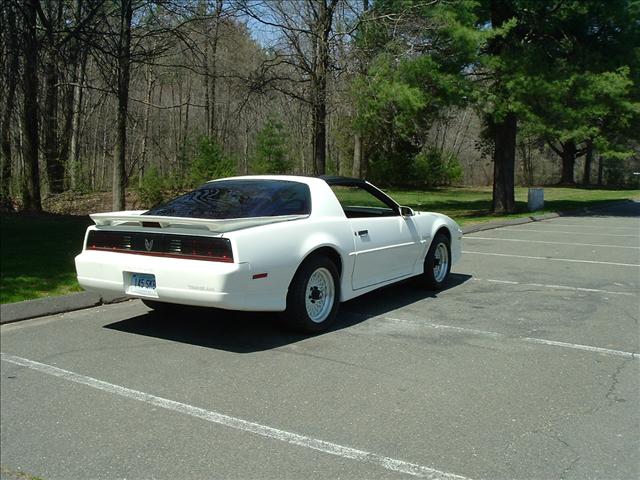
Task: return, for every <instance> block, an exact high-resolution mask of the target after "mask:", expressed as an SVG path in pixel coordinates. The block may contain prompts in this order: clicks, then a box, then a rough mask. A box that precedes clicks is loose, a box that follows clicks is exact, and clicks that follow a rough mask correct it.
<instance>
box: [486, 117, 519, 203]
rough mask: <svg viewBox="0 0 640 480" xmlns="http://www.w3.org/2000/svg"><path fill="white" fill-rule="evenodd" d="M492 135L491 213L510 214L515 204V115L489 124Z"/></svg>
mask: <svg viewBox="0 0 640 480" xmlns="http://www.w3.org/2000/svg"><path fill="white" fill-rule="evenodd" d="M490 128H491V132H492V135H493V142H494V147H493V211H494V212H495V213H512V212H515V211H516V203H515V191H514V184H515V156H516V133H517V130H518V121H517V118H516V115H515V113H513V112H512V113H508V114H507V115H506V116H505V118H504V120H502V121H500V122H491V124H490Z"/></svg>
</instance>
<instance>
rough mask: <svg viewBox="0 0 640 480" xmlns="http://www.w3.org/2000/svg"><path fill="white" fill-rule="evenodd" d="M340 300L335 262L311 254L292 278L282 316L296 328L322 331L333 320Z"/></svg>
mask: <svg viewBox="0 0 640 480" xmlns="http://www.w3.org/2000/svg"><path fill="white" fill-rule="evenodd" d="M339 300H340V279H339V275H338V269H337V268H336V266H335V264H334V263H333V262H332V261H331V260H329V259H328V258H327V257H324V256H315V257H311V258H309V259H307V260H305V262H304V263H303V264H302V265H301V266H300V268H298V271H297V272H296V274H295V275H294V277H293V280H292V281H291V285H290V286H289V292H288V293H287V309H286V310H285V312H284V319H285V320H286V322H287V323H288V324H289V325H290V326H291V327H292V328H294V329H296V330H299V331H303V332H305V333H319V332H323V331H325V330H327V329H328V328H329V327H330V326H331V324H332V323H333V322H334V321H335V318H336V315H337V312H338V303H339Z"/></svg>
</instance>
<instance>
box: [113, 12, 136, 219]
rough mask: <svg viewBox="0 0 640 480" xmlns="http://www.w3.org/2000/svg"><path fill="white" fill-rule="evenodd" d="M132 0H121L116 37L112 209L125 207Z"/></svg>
mask: <svg viewBox="0 0 640 480" xmlns="http://www.w3.org/2000/svg"><path fill="white" fill-rule="evenodd" d="M131 2H132V0H121V4H120V35H119V39H118V67H117V75H118V119H117V138H116V145H115V153H114V162H113V210H115V211H117V210H124V208H125V187H126V182H127V179H126V177H125V165H126V158H127V114H128V111H129V79H130V69H131V17H132V15H133V8H132V5H131Z"/></svg>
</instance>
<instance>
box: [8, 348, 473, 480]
mask: <svg viewBox="0 0 640 480" xmlns="http://www.w3.org/2000/svg"><path fill="white" fill-rule="evenodd" d="M0 358H1V359H2V360H3V361H5V362H7V363H12V364H14V365H20V366H22V367H26V368H29V369H31V370H35V371H38V372H41V373H45V374H47V375H52V376H54V377H58V378H62V379H63V380H67V381H70V382H74V383H79V384H81V385H86V386H88V387H92V388H95V389H97V390H102V391H104V392H108V393H112V394H115V395H119V396H121V397H126V398H130V399H133V400H138V401H140V402H144V403H147V404H149V405H153V406H156V407H160V408H164V409H166V410H171V411H174V412H178V413H182V414H184V415H189V416H191V417H195V418H199V419H201V420H206V421H208V422H211V423H215V424H218V425H223V426H225V427H230V428H233V429H235V430H242V431H245V432H250V433H253V434H255V435H259V436H262V437H267V438H272V439H274V440H279V441H281V442H285V443H289V444H291V445H298V446H300V447H304V448H309V449H312V450H317V451H319V452H323V453H328V454H330V455H335V456H338V457H342V458H347V459H350V460H356V461H359V462H362V463H368V464H371V465H375V466H378V467H382V468H385V469H387V470H391V471H394V472H400V473H406V474H408V475H412V476H414V477H421V478H427V479H430V480H436V479H443V480H469V479H468V478H467V477H463V476H460V475H455V474H453V473H448V472H443V471H441V470H436V469H435V468H430V467H426V466H424V465H418V464H416V463H410V462H405V461H403V460H397V459H395V458H391V457H385V456H383V455H378V454H376V453H372V452H367V451H365V450H359V449H356V448H351V447H345V446H343V445H339V444H337V443H332V442H326V441H324V440H318V439H315V438H312V437H307V436H305V435H299V434H297V433H292V432H287V431H285V430H279V429H277V428H273V427H269V426H267V425H261V424H259V423H255V422H250V421H248V420H243V419H241V418H237V417H232V416H230V415H225V414H222V413H218V412H214V411H210V410H205V409H204V408H199V407H194V406H193V405H188V404H186V403H181V402H177V401H175V400H169V399H167V398H162V397H157V396H155V395H151V394H149V393H145V392H141V391H139V390H133V389H131V388H126V387H122V386H120V385H115V384H113V383H108V382H104V381H102V380H98V379H96V378H93V377H88V376H85V375H80V374H78V373H74V372H71V371H69V370H63V369H62V368H58V367H54V366H52V365H47V364H45V363H40V362H35V361H33V360H29V359H26V358H22V357H17V356H15V355H9V354H6V353H0Z"/></svg>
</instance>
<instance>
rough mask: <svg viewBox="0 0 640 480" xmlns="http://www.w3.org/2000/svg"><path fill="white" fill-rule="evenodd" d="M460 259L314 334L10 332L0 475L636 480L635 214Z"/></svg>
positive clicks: (113, 315)
mask: <svg viewBox="0 0 640 480" xmlns="http://www.w3.org/2000/svg"><path fill="white" fill-rule="evenodd" d="M463 250H464V252H465V253H464V255H463V260H462V261H461V262H460V263H459V264H458V265H456V266H455V267H454V270H453V271H454V274H453V275H452V277H451V282H450V285H449V288H447V289H446V290H444V291H442V292H439V293H437V294H434V293H430V292H425V291H423V290H420V289H419V288H417V287H416V286H414V285H413V284H411V283H405V284H402V285H397V286H394V287H390V288H386V289H383V290H381V291H378V292H374V293H371V294H368V295H366V296H364V297H361V298H359V299H356V300H353V301H350V302H348V303H346V304H344V305H343V306H342V310H341V314H340V320H339V325H338V326H337V327H336V328H335V329H334V330H333V331H331V332H329V333H327V334H324V335H320V336H316V337H311V338H305V337H302V336H298V335H294V334H291V333H288V332H287V331H285V330H283V329H282V328H280V327H279V325H278V323H277V320H276V318H275V317H274V316H272V315H267V314H258V315H255V314H253V315H251V314H240V313H230V312H220V311H202V310H185V311H184V312H183V313H182V314H181V315H180V316H177V317H173V318H163V317H159V316H157V315H153V314H150V313H149V312H148V310H147V308H146V307H144V305H143V304H142V303H140V302H138V301H132V302H125V303H120V304H115V305H109V306H101V307H96V308H92V309H87V310H81V311H76V312H72V313H68V314H64V315H56V316H51V317H45V318H40V319H34V320H28V321H24V322H19V323H14V324H8V325H3V326H2V327H1V333H2V335H1V351H2V361H1V362H0V365H1V371H0V374H1V386H2V388H1V404H0V407H1V420H2V422H1V426H2V428H1V443H0V448H1V461H0V463H1V464H2V469H1V473H0V476H1V477H2V478H3V479H4V478H6V479H10V478H11V479H13V478H20V479H22V478H29V477H28V476H27V477H24V476H20V475H22V474H21V473H19V472H25V473H26V474H28V475H30V476H37V477H39V478H42V479H58V478H60V479H70V478H105V479H111V478H167V479H173V478H238V479H247V478H261V479H262V478H269V479H270V478H274V479H275V478H278V479H280V478H285V479H299V478H306V479H315V478H317V479H326V478H343V479H361V478H362V479H364V478H366V479H370V478H371V479H373V478H412V477H426V478H463V479H464V478H468V479H480V478H486V479H498V478H504V479H507V478H520V479H572V478H573V479H585V478H598V479H605V478H606V479H637V478H640V398H639V393H640V356H639V352H640V335H639V326H638V318H639V317H640V311H639V310H640V300H639V298H640V203H635V204H627V205H624V206H619V207H615V208H609V209H606V210H600V211H597V212H595V213H592V214H589V215H584V216H565V217H560V218H557V219H553V220H547V221H540V222H534V223H529V224H524V225H518V226H512V227H505V228H501V229H495V230H487V231H483V232H478V233H474V234H470V235H468V236H466V237H465V240H464V247H463Z"/></svg>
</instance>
